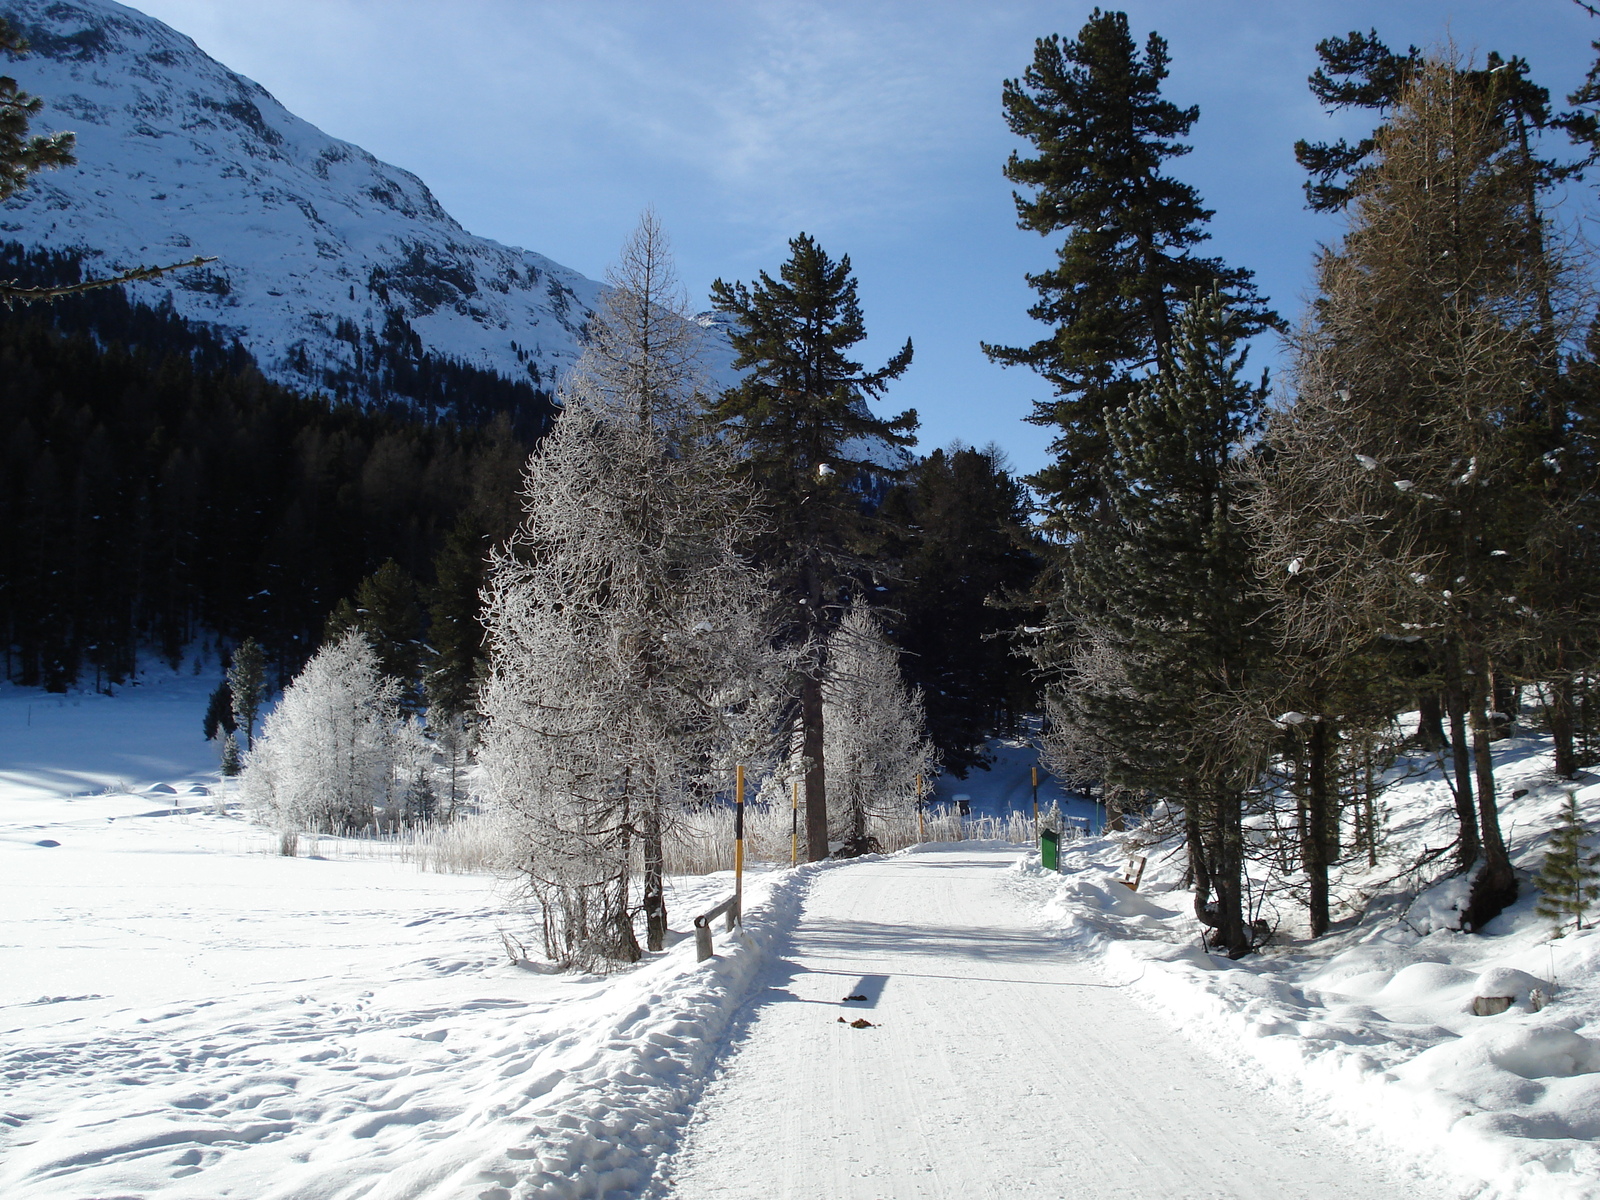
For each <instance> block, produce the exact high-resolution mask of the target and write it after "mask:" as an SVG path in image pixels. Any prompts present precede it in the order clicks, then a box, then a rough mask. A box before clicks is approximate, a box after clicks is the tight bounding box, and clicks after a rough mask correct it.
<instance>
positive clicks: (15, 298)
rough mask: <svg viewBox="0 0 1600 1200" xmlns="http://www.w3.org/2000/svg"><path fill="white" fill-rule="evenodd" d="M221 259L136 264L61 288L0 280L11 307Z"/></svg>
mask: <svg viewBox="0 0 1600 1200" xmlns="http://www.w3.org/2000/svg"><path fill="white" fill-rule="evenodd" d="M216 261H217V258H216V255H211V256H209V257H208V256H205V255H199V254H197V255H195V257H193V258H190V259H186V260H185V261H183V262H178V263H171V264H169V265H167V266H164V267H134V268H133V269H132V270H131V271H124V272H123V273H122V274H120V275H112V276H108V277H107V278H105V279H86V280H84V281H83V282H81V283H70V284H65V285H62V286H59V287H47V286H38V287H23V286H21V285H20V284H19V283H18V282H17V280H15V279H11V280H7V281H6V282H4V283H0V304H4V305H5V306H6V307H7V308H8V309H10V308H15V307H16V306H17V305H19V304H41V303H49V302H50V301H52V300H60V299H62V298H63V297H65V296H76V295H78V294H79V293H80V292H93V291H97V290H99V289H100V288H108V287H115V286H116V285H117V284H119V283H145V282H147V281H149V280H152V279H159V278H161V276H163V275H169V274H171V273H172V272H173V271H181V270H183V269H184V268H185V267H203V266H205V265H206V264H207V263H214V262H216Z"/></svg>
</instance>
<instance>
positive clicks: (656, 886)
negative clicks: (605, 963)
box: [644, 798, 667, 950]
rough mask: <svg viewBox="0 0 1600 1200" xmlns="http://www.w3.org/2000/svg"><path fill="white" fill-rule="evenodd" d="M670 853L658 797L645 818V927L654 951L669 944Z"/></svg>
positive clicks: (647, 938)
mask: <svg viewBox="0 0 1600 1200" xmlns="http://www.w3.org/2000/svg"><path fill="white" fill-rule="evenodd" d="M665 859H666V854H665V852H664V849H663V847H662V844H661V803H660V799H659V798H656V799H655V800H654V802H653V803H651V804H650V806H649V809H648V811H647V812H646V813H645V817H644V928H645V945H646V946H647V947H649V948H650V949H651V950H664V949H666V946H667V896H666V890H665V888H664V887H663V885H662V874H663V867H664V865H665Z"/></svg>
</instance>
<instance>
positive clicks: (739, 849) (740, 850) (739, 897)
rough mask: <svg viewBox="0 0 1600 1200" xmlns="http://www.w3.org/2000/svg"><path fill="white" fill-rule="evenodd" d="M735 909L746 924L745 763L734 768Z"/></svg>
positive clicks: (740, 920) (738, 916) (741, 921)
mask: <svg viewBox="0 0 1600 1200" xmlns="http://www.w3.org/2000/svg"><path fill="white" fill-rule="evenodd" d="M733 777H734V785H733V911H734V913H735V914H736V916H737V919H738V921H739V924H740V925H743V924H744V764H743V763H740V764H739V765H738V766H737V767H735V768H734V769H733Z"/></svg>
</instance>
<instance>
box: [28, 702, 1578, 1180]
mask: <svg viewBox="0 0 1600 1200" xmlns="http://www.w3.org/2000/svg"><path fill="white" fill-rule="evenodd" d="M215 682H216V680H215V678H214V677H213V676H211V675H209V674H207V675H199V676H194V675H171V674H165V673H161V672H149V673H147V674H146V675H145V676H143V684H142V686H139V687H135V688H125V689H123V690H122V692H121V693H120V694H119V695H118V696H117V697H116V698H114V699H113V698H109V697H103V696H94V695H71V696H64V697H61V696H46V695H44V694H43V693H40V692H36V691H27V690H23V689H18V688H0V904H3V905H4V910H3V911H5V913H6V914H7V918H8V919H7V921H6V923H5V925H4V927H3V932H0V1079H3V1081H4V1083H3V1086H0V1195H4V1196H5V1197H7V1200H12V1198H16V1200H89V1198H91V1197H96V1198H104V1197H111V1196H116V1197H139V1198H140V1200H157V1198H160V1200H219V1198H232V1197H251V1198H252V1200H256V1198H260V1200H291V1198H293V1200H356V1198H357V1197H370V1198H374V1200H469V1198H471V1200H530V1198H533V1197H545V1198H550V1200H567V1198H577V1197H604V1196H610V1197H611V1198H612V1200H620V1198H622V1197H640V1196H651V1197H657V1198H660V1200H666V1198H667V1197H672V1198H675V1200H701V1198H708V1200H709V1198H715V1197H724V1196H752V1197H754V1196H762V1197H766V1196H773V1197H780V1196H783V1197H805V1198H810V1197H824V1196H825V1197H828V1198H829V1200H834V1198H841V1200H850V1198H852V1197H861V1198H866V1197H873V1198H878V1197H902V1196H904V1197H913V1196H915V1197H924V1196H927V1197H938V1196H951V1197H956V1196H960V1197H967V1196H974V1197H988V1196H993V1197H1001V1196H1006V1197H1010V1196H1017V1195H1020V1196H1031V1195H1037V1196H1052V1197H1079V1196H1085V1197H1086V1196H1108V1197H1134V1196H1139V1197H1144V1196H1149V1195H1163V1196H1171V1197H1218V1198H1221V1197H1256V1196H1259V1197H1263V1198H1267V1197H1271V1198H1272V1200H1293V1198H1294V1197H1305V1198H1307V1200H1310V1198H1313V1197H1315V1198H1317V1200H1323V1198H1327V1200H1335V1198H1337V1197H1341V1196H1351V1197H1370V1198H1373V1200H1379V1198H1383V1197H1389V1196H1396V1197H1398V1196H1401V1195H1416V1196H1420V1197H1434V1196H1437V1197H1445V1196H1460V1197H1466V1196H1472V1197H1482V1198H1485V1200H1501V1198H1509V1197H1529V1198H1533V1200H1543V1198H1547V1197H1548V1198H1562V1200H1568V1198H1574V1197H1597V1196H1600V1152H1597V1150H1596V1146H1595V1139H1596V1137H1597V1136H1600V1052H1597V1047H1600V990H1597V989H1596V988H1595V987H1594V986H1593V980H1594V975H1595V967H1596V965H1597V961H1600V935H1597V934H1595V933H1594V932H1592V931H1590V932H1585V933H1582V934H1577V935H1569V936H1567V937H1565V938H1563V939H1560V940H1559V941H1556V942H1554V943H1550V942H1549V941H1548V937H1547V934H1546V932H1545V929H1544V926H1543V924H1542V923H1541V922H1538V921H1536V920H1534V919H1533V918H1532V916H1531V905H1532V900H1533V897H1532V894H1531V889H1529V890H1528V891H1527V894H1526V895H1525V898H1524V900H1522V901H1520V902H1519V904H1518V906H1517V907H1516V908H1514V909H1512V910H1511V911H1510V912H1508V913H1507V914H1506V915H1505V916H1504V917H1502V918H1501V919H1500V920H1499V921H1497V922H1495V923H1494V924H1493V925H1491V927H1490V929H1489V931H1488V933H1487V934H1486V935H1485V936H1480V937H1469V936H1467V935H1463V934H1460V933H1455V932H1452V931H1451V930H1450V929H1449V928H1448V924H1449V921H1450V918H1451V916H1452V914H1453V911H1454V910H1453V909H1452V907H1451V898H1452V897H1453V896H1454V895H1455V893H1456V892H1458V891H1459V888H1455V887H1454V886H1453V885H1452V884H1450V883H1448V882H1447V883H1445V884H1443V885H1440V886H1438V887H1435V888H1433V889H1431V890H1424V891H1423V892H1422V893H1421V895H1420V897H1416V898H1415V899H1413V897H1414V889H1412V890H1411V891H1407V890H1405V886H1406V884H1407V881H1405V880H1400V881H1397V882H1394V883H1393V884H1391V885H1389V886H1388V890H1385V887H1384V886H1381V885H1380V884H1381V880H1380V876H1381V875H1382V872H1381V871H1380V872H1378V873H1376V874H1370V875H1368V876H1363V877H1355V876H1351V877H1347V878H1343V879H1341V880H1340V881H1339V894H1340V895H1341V896H1343V897H1345V898H1346V900H1347V901H1349V900H1351V899H1352V898H1353V897H1355V896H1357V895H1359V894H1366V895H1368V896H1369V897H1371V899H1372V902H1371V904H1370V905H1369V906H1368V910H1367V915H1366V917H1365V919H1363V920H1361V921H1359V922H1357V921H1354V920H1353V919H1351V918H1349V917H1348V916H1347V917H1346V918H1345V919H1344V920H1343V921H1342V923H1341V924H1340V925H1339V926H1337V927H1336V931H1335V932H1334V933H1333V934H1331V935H1329V936H1328V937H1327V938H1324V939H1322V940H1320V941H1319V942H1316V943H1309V942H1306V941H1304V940H1303V939H1300V938H1299V937H1298V936H1297V934H1296V931H1295V929H1294V927H1293V925H1292V923H1288V922H1286V923H1285V925H1284V928H1283V929H1282V930H1280V933H1279V936H1278V938H1277V939H1276V943H1275V944H1274V945H1272V946H1270V947H1269V948H1268V950H1267V952H1266V953H1264V954H1262V955H1258V956H1253V957H1251V958H1249V959H1246V960H1242V961H1240V962H1230V961H1228V960H1225V959H1222V958H1219V957H1216V956H1213V955H1210V954H1208V953H1206V952H1204V951H1203V950H1202V949H1201V948H1200V947H1199V945H1198V941H1197V937H1196V934H1197V930H1196V926H1195V923H1194V921H1193V918H1192V916H1191V915H1190V913H1191V910H1190V897H1189V895H1188V894H1187V893H1185V892H1183V891H1181V890H1180V889H1179V887H1178V884H1179V882H1180V878H1179V871H1178V868H1177V867H1176V865H1175V863H1174V862H1173V861H1167V860H1165V859H1164V858H1163V857H1162V854H1161V853H1160V852H1159V851H1158V852H1157V853H1155V854H1153V855H1152V858H1151V863H1150V867H1149V869H1148V871H1147V873H1146V878H1145V883H1144V885H1143V890H1142V891H1141V892H1140V893H1138V894H1134V893H1132V892H1129V891H1128V890H1127V889H1126V888H1125V887H1123V886H1122V885H1120V884H1118V883H1116V882H1114V881H1113V875H1114V874H1115V873H1116V872H1117V871H1119V870H1120V868H1121V867H1122V865H1123V853H1124V850H1123V849H1122V847H1121V846H1120V845H1119V844H1118V843H1117V842H1116V841H1115V840H1113V839H1095V840H1092V841H1080V842H1076V843H1068V844H1067V845H1066V846H1065V847H1064V856H1063V857H1064V863H1065V868H1064V870H1063V872H1062V873H1060V874H1056V873H1046V872H1044V871H1042V870H1041V869H1040V868H1039V865H1038V861H1037V856H1036V855H1034V854H1032V853H1031V852H1030V851H1028V850H1026V849H1025V848H1022V847H1017V846H1011V845H1005V844H1000V843H975V842H966V843H959V844H945V845H935V846H925V847H921V848H917V849H914V850H911V851H908V852H905V853H902V854H900V855H896V856H892V857H887V858H873V859H864V860H859V861H856V862H854V863H845V864H827V865H822V866H814V867H805V868H801V869H800V870H798V871H786V870H775V869H768V868H759V867H758V868H756V869H755V870H754V871H752V872H751V873H750V874H749V875H747V889H746V896H747V920H746V924H745V928H744V931H743V932H742V933H738V934H732V935H730V934H724V933H722V932H721V931H720V929H719V931H718V934H717V952H718V953H717V957H716V958H714V959H713V960H711V961H710V962H707V963H703V964H702V963H697V962H696V961H695V958H694V954H693V942H692V938H690V937H688V936H687V935H686V934H678V935H675V937H674V941H673V944H672V945H671V946H669V948H668V949H667V950H666V951H664V952H662V953H659V954H651V955H647V956H646V959H645V961H643V962H642V963H640V964H639V965H637V966H636V967H633V968H630V969H627V970H624V971H621V972H619V973H618V974H616V975H613V976H610V977H606V978H602V977H596V976H567V975H558V974H553V973H549V972H548V971H546V970H542V969H540V968H538V967H537V966H536V965H533V964H528V963H523V964H521V965H512V964H511V963H510V962H509V961H508V960H507V958H506V956H505V954H504V952H503V949H502V944H501V938H500V933H501V931H502V930H505V931H508V932H510V933H512V934H513V935H514V936H516V937H517V938H519V939H521V940H522V941H523V942H525V943H529V944H533V943H535V942H536V938H535V936H534V929H535V928H536V925H537V914H536V913H531V912H529V911H528V909H527V908H526V906H525V905H523V904H522V903H521V902H520V900H518V899H517V898H516V897H515V896H514V895H513V894H511V893H510V892H509V891H508V890H507V889H506V888H505V886H504V885H502V884H500V883H499V882H497V881H496V880H494V879H492V878H489V877H486V876H475V875H440V874H428V873H423V872H421V871H419V870H417V868H416V867H415V866H414V865H413V864H412V863H410V862H408V861H402V859H403V854H401V853H400V852H399V851H398V850H397V849H396V848H395V847H393V846H385V845H382V844H374V843H372V842H370V841H364V840H360V839H333V838H320V839H316V840H315V841H314V842H311V843H310V844H308V845H303V847H302V857H299V858H284V857H280V856H278V855H277V854H274V853H272V852H271V851H272V849H273V845H272V841H271V839H270V838H269V837H268V835H267V834H266V833H265V832H264V831H261V830H258V829H256V828H254V827H252V826H250V825H249V824H248V823H247V822H245V821H244V820H242V819H241V817H240V816H239V815H238V814H237V812H236V811H228V810H226V805H227V802H228V800H229V796H228V794H227V792H226V790H225V789H224V788H223V787H222V785H221V784H220V782H219V780H218V778H217V776H216V773H215V769H214V767H213V765H212V764H213V762H214V758H215V748H214V747H212V746H208V745H206V744H205V743H204V742H202V740H201V738H200V728H199V727H200V716H201V714H202V712H203V711H204V705H205V699H206V696H207V695H208V694H209V692H210V690H211V688H212V687H213V686H215ZM1013 749H1014V750H1016V751H1017V752H1016V753H1015V754H1013V755H1011V756H1009V757H1011V758H1016V759H1017V762H1016V763H1012V764H1011V766H1012V767H1016V766H1017V764H1018V763H1021V761H1022V757H1021V752H1020V750H1019V749H1017V748H1013ZM1500 758H1501V772H1502V784H1503V786H1504V787H1506V788H1507V789H1509V788H1511V787H1512V786H1514V785H1515V786H1527V787H1530V789H1531V790H1530V794H1529V795H1528V796H1526V797H1523V798H1522V799H1521V800H1519V801H1516V802H1511V803H1508V804H1507V805H1506V823H1507V827H1508V829H1509V830H1510V832H1511V837H1510V840H1511V843H1512V845H1513V847H1514V849H1515V851H1516V853H1517V855H1518V860H1519V863H1520V864H1521V865H1522V866H1524V867H1526V866H1528V865H1530V864H1531V863H1532V862H1534V861H1536V860H1537V857H1538V852H1539V850H1540V849H1541V847H1542V845H1543V839H1544V836H1545V832H1546V831H1547V830H1548V828H1549V825H1550V823H1551V820H1552V818H1553V816H1554V810H1555V808H1556V806H1557V805H1558V804H1559V801H1560V792H1559V789H1558V788H1557V787H1556V786H1555V784H1554V782H1553V781H1552V780H1550V779H1549V778H1548V766H1547V762H1546V760H1545V758H1544V756H1543V753H1542V746H1541V745H1540V744H1538V743H1536V742H1533V741H1531V740H1522V741H1518V742H1513V743H1510V744H1509V745H1508V746H1506V748H1505V749H1504V750H1503V751H1502V753H1501V755H1500ZM1015 774H1016V771H1015V770H1010V771H1005V772H1001V774H1000V775H999V776H997V777H996V778H997V785H998V786H1002V788H1003V790H1006V791H1007V792H1008V798H1009V793H1010V792H1011V791H1014V790H1015V789H1014V787H1013V785H1014V783H1015V780H1014V779H1013V778H1012V776H1014V775H1015ZM981 784H982V775H981V773H978V774H976V775H974V777H973V779H972V780H971V781H970V782H969V783H968V784H967V785H965V786H970V787H972V788H973V789H974V799H975V802H976V803H975V807H978V808H982V807H984V806H985V804H986V803H992V802H993V798H990V799H989V800H985V798H983V797H982V796H981V794H980V789H981ZM1597 794H1600V788H1597V787H1596V786H1595V785H1593V784H1590V785H1588V786H1586V787H1585V788H1584V790H1583V791H1582V792H1581V793H1580V799H1581V800H1582V801H1583V802H1585V803H1586V805H1588V806H1589V807H1591V808H1592V801H1593V797H1595V796H1596V795H1597ZM1391 801H1392V803H1393V805H1394V810H1393V816H1392V819H1391V822H1390V830H1389V837H1390V846H1389V848H1388V851H1387V853H1388V854H1390V855H1391V856H1396V855H1399V856H1402V857H1403V853H1402V851H1404V850H1405V848H1410V849H1411V850H1414V849H1415V848H1416V847H1418V846H1421V845H1424V844H1426V845H1438V844H1441V842H1440V838H1439V834H1440V832H1441V830H1442V829H1443V828H1444V827H1445V826H1446V825H1447V823H1448V819H1449V804H1448V799H1447V797H1446V796H1445V795H1444V793H1443V790H1442V787H1441V785H1440V784H1439V781H1438V780H1437V779H1434V778H1426V777H1425V778H1421V779H1416V780H1412V781H1411V782H1408V783H1404V784H1402V785H1400V786H1399V787H1398V788H1397V789H1396V790H1395V791H1394V792H1393V793H1392V794H1391ZM219 802H220V806H221V807H223V808H224V811H223V812H219V811H218V809H219ZM728 887H729V880H728V877H727V876H726V874H723V875H720V876H711V877H706V878H703V879H697V880H676V881H673V889H672V892H671V894H670V896H669V903H670V906H671V910H672V914H673V925H674V927H675V928H677V929H679V930H685V931H686V930H687V929H688V918H689V917H691V916H692V915H693V914H694V913H695V912H698V911H702V910H703V909H704V908H706V907H709V906H710V904H712V903H714V902H715V901H716V900H718V899H720V898H721V897H722V896H724V895H725V894H726V892H727V890H728ZM1363 887H1364V888H1365V889H1366V890H1365V893H1363V892H1362V888H1363ZM1535 989H1539V990H1540V991H1542V992H1544V994H1545V995H1546V996H1548V997H1550V998H1551V999H1550V1002H1549V1003H1548V1004H1547V1005H1546V1006H1545V1007H1543V1008H1542V1010H1541V1011H1533V1009H1534V1003H1533V1000H1534V990H1535ZM1474 995H1506V996H1509V997H1511V1000H1512V1008H1511V1010H1510V1011H1509V1012H1506V1013H1503V1014H1501V1015H1499V1016H1494V1017H1474V1016H1472V1015H1471V1014H1470V1006H1471V998H1472V997H1473V996H1474ZM846 996H865V997H866V999H865V1000H850V1001H847V1000H846V999H845V997H846ZM840 1017H844V1018H845V1019H846V1021H847V1022H848V1021H849V1020H854V1019H857V1018H864V1019H865V1020H867V1021H869V1022H871V1025H870V1026H869V1027H866V1028H861V1029H856V1028H853V1027H851V1026H850V1025H849V1024H847V1023H841V1022H840V1020H839V1018H840Z"/></svg>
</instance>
